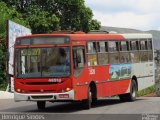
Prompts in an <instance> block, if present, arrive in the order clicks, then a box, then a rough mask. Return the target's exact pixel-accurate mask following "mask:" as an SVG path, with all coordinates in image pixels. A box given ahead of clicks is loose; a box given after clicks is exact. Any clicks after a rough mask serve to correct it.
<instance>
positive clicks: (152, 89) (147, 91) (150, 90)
mask: <svg viewBox="0 0 160 120" xmlns="http://www.w3.org/2000/svg"><path fill="white" fill-rule="evenodd" d="M155 92H156V89H155V85H153V86H151V87H148V88H146V89H143V90H140V91H138V92H137V97H140V96H144V95H147V94H151V93H155Z"/></svg>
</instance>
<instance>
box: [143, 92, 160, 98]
mask: <svg viewBox="0 0 160 120" xmlns="http://www.w3.org/2000/svg"><path fill="white" fill-rule="evenodd" d="M144 97H158V96H157V94H156V93H150V94H147V95H144Z"/></svg>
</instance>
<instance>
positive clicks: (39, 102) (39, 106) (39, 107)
mask: <svg viewBox="0 0 160 120" xmlns="http://www.w3.org/2000/svg"><path fill="white" fill-rule="evenodd" d="M37 107H38V109H39V110H41V109H45V107H46V102H45V101H37Z"/></svg>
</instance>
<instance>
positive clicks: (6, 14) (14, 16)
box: [0, 2, 29, 38]
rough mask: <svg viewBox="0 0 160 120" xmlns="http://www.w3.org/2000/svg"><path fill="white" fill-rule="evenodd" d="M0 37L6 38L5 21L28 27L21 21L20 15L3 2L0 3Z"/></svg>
mask: <svg viewBox="0 0 160 120" xmlns="http://www.w3.org/2000/svg"><path fill="white" fill-rule="evenodd" d="M0 16H1V19H0V26H1V29H0V37H1V38H4V37H5V36H6V21H7V20H9V19H10V20H12V21H14V22H16V23H19V24H21V25H24V26H27V27H29V25H28V23H27V22H26V21H25V20H24V19H23V17H22V14H20V13H19V12H17V11H16V9H14V8H10V7H7V5H6V4H5V3H4V2H0Z"/></svg>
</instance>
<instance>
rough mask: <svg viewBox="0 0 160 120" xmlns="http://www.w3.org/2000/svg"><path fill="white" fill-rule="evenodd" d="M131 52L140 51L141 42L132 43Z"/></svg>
mask: <svg viewBox="0 0 160 120" xmlns="http://www.w3.org/2000/svg"><path fill="white" fill-rule="evenodd" d="M131 50H139V42H138V41H131Z"/></svg>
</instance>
